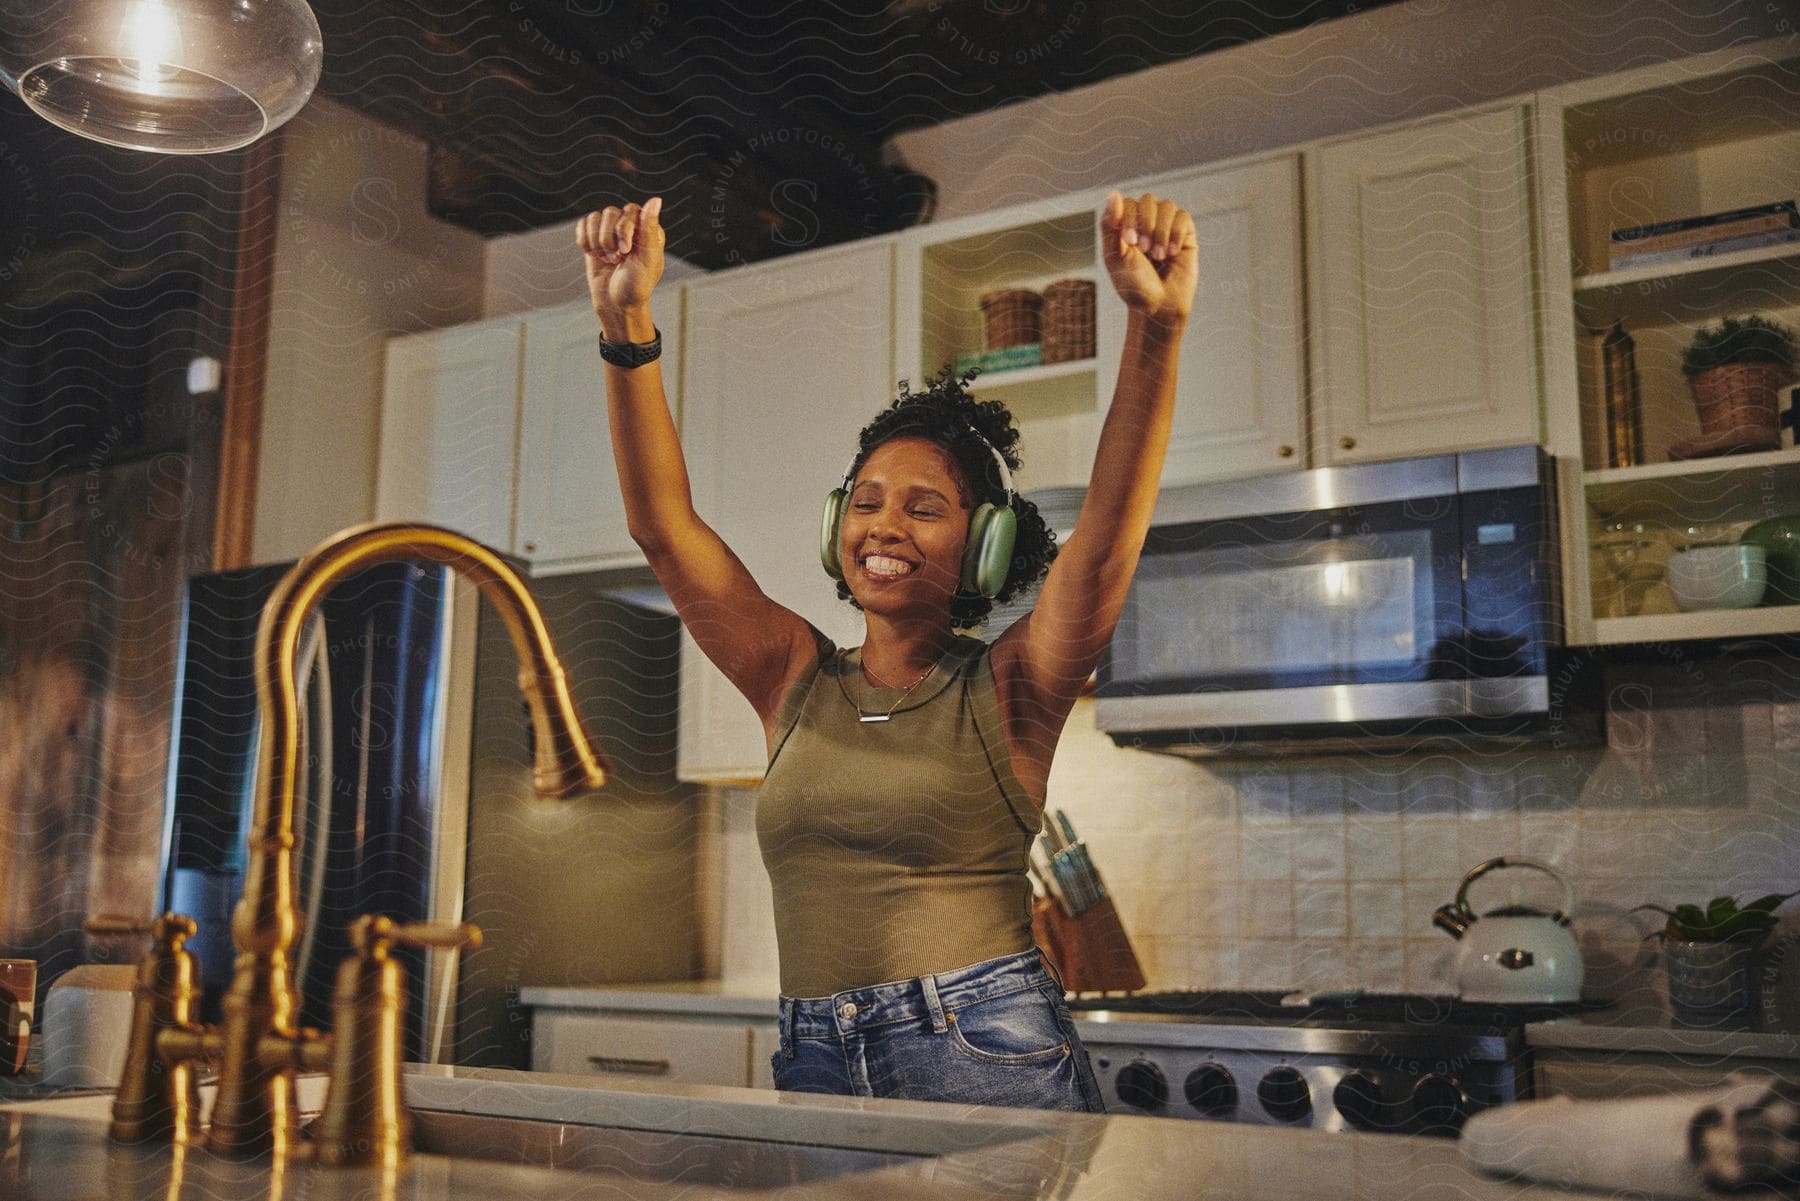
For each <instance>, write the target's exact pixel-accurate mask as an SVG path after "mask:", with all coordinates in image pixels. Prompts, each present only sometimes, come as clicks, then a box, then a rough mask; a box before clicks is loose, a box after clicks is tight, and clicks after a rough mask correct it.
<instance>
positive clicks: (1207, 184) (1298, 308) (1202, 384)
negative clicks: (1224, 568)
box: [1090, 154, 1306, 486]
mask: <svg viewBox="0 0 1800 1201" xmlns="http://www.w3.org/2000/svg"><path fill="white" fill-rule="evenodd" d="M1299 174H1300V172H1299V159H1298V158H1297V157H1296V156H1294V155H1291V154H1289V155H1282V156H1280V157H1279V158H1273V159H1269V160H1266V161H1262V162H1253V163H1248V164H1245V165H1241V166H1236V167H1231V168H1227V169H1223V170H1209V171H1202V172H1197V173H1196V172H1188V173H1184V174H1180V175H1172V176H1162V177H1158V178H1156V179H1150V180H1141V181H1135V182H1133V183H1131V184H1130V185H1128V186H1127V189H1126V190H1127V192H1128V194H1133V195H1137V194H1142V193H1143V192H1145V191H1149V192H1153V193H1155V194H1156V195H1158V196H1163V197H1167V198H1169V199H1171V200H1173V201H1175V202H1176V203H1177V204H1179V205H1180V206H1181V207H1182V208H1185V209H1187V210H1188V212H1189V214H1191V215H1192V216H1193V218H1194V234H1195V239H1196V241H1197V242H1198V244H1199V259H1200V279H1199V283H1198V285H1197V287H1196V290H1195V294H1194V310H1193V314H1192V316H1191V318H1190V320H1189V321H1188V328H1187V333H1186V336H1185V337H1184V338H1183V339H1182V345H1181V367H1180V371H1179V374H1178V375H1177V377H1176V396H1175V413H1174V417H1173V422H1172V425H1171V427H1170V430H1169V451H1168V458H1167V459H1166V460H1165V461H1164V465H1163V475H1162V479H1163V484H1164V485H1165V486H1172V485H1178V484H1192V483H1199V482H1201V481H1203V480H1215V479H1225V478H1231V477H1235V476H1245V475H1260V474H1263V473H1265V472H1271V471H1284V470H1299V469H1300V468H1302V467H1304V466H1306V453H1305V451H1306V442H1305V438H1306V363H1305V354H1304V312H1303V304H1302V298H1301V293H1302V288H1301V259H1300V224H1301V222H1300V178H1299ZM1098 218H1099V213H1098V211H1096V213H1095V219H1096V221H1097V220H1098ZM1100 287H1101V290H1102V296H1101V301H1100V302H1101V303H1102V304H1104V305H1107V306H1108V309H1110V310H1117V311H1116V312H1114V313H1111V314H1110V316H1111V317H1112V319H1110V320H1105V321H1102V322H1100V338H1099V342H1098V349H1099V352H1100V362H1101V363H1102V364H1107V365H1110V366H1112V367H1116V365H1117V363H1118V362H1119V358H1120V356H1121V355H1122V354H1123V352H1124V336H1125V315H1124V305H1123V304H1122V303H1120V301H1119V299H1118V297H1117V296H1116V295H1114V294H1113V293H1112V290H1111V285H1110V283H1109V282H1107V281H1106V280H1105V279H1104V278H1102V280H1101V281H1100ZM1106 374H1107V377H1108V378H1111V371H1110V370H1108V372H1107V373H1106ZM1090 457H1091V451H1090Z"/></svg>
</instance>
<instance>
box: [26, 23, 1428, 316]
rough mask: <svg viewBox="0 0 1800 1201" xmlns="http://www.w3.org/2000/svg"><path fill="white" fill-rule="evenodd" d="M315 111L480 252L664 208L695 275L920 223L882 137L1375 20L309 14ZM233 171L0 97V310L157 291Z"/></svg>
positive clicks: (209, 223) (204, 227) (186, 256)
mask: <svg viewBox="0 0 1800 1201" xmlns="http://www.w3.org/2000/svg"><path fill="white" fill-rule="evenodd" d="M312 2H313V8H314V11H315V12H316V13H317V14H318V18H319V24H320V27H321V29H322V30H323V32H324V41H325V67H324V76H323V78H322V79H321V81H320V84H319V88H318V92H317V94H318V95H320V96H325V97H329V98H331V99H333V100H337V101H340V102H343V103H346V104H348V105H351V106H353V107H355V108H356V109H358V110H360V111H362V112H365V113H367V114H369V115H371V116H373V117H375V118H376V119H377V120H380V121H382V122H384V123H386V124H388V125H391V126H394V127H396V128H399V129H402V130H405V131H406V132H408V133H410V134H412V135H414V136H416V137H418V138H420V139H422V140H423V141H424V142H426V144H427V145H428V146H429V147H430V163H431V188H430V191H431V196H430V206H431V208H432V211H433V212H434V213H436V214H437V215H438V216H440V217H442V218H444V219H446V220H449V221H452V222H455V223H457V224H459V225H463V226H466V227H468V228H470V229H474V230H477V231H479V232H481V233H483V234H498V233H508V232H515V231H519V230H525V229H532V228H538V227H542V226H545V225H549V224H555V223H558V222H561V221H565V220H568V219H571V218H573V217H575V216H577V215H579V214H581V213H584V212H586V211H588V210H589V209H591V208H595V207H599V206H601V205H605V204H609V203H622V202H624V201H625V200H628V199H638V198H645V197H649V196H652V195H657V194H661V195H663V196H665V197H667V199H668V206H667V211H668V212H669V213H670V214H671V217H670V219H669V223H668V229H669V239H670V251H671V252H672V253H674V254H677V255H679V256H680V257H682V258H684V259H687V260H688V261H690V262H692V263H694V264H695V265H697V266H700V267H704V268H708V269H714V268H718V267H723V266H727V265H730V264H733V263H743V262H755V261H758V260H762V259H768V258H773V257H777V256H780V255H783V254H789V253H793V252H794V251H797V250H802V249H808V248H813V247H818V246H825V245H831V244H833V243H837V242H843V241H848V240H853V239H856V238H861V237H867V236H870V235H872V234H878V233H883V232H886V231H889V230H894V229H899V228H903V227H905V226H908V225H914V224H917V223H919V222H921V221H925V220H928V219H929V218H930V215H931V212H932V206H933V197H934V195H935V191H936V189H935V185H934V184H933V182H932V181H931V180H929V179H926V178H924V177H923V176H921V175H918V174H917V173H915V172H912V171H909V170H907V169H906V168H905V167H904V165H902V164H898V163H896V162H895V161H893V158H892V156H891V153H884V146H885V145H886V143H887V142H888V140H889V139H891V138H892V137H893V136H894V135H896V134H899V133H902V132H905V131H907V130H912V129H918V128H921V127H923V126H929V125H933V124H936V123H938V122H942V121H948V120H953V119H955V118H957V117H963V116H967V115H970V114H972V113H978V112H983V111H986V110H989V109H993V108H997V107H999V106H1001V105H1005V104H1009V103H1013V102H1015V101H1020V100H1025V99H1029V98H1031V97H1034V96H1040V95H1043V94H1045V93H1049V92H1057V91H1063V90H1066V89H1070V88H1075V87H1080V86H1082V85H1085V84H1090V83H1095V82H1097V81H1099V80H1103V79H1106V78H1109V77H1111V76H1116V75H1122V74H1128V73H1130V72H1134V71H1139V70H1143V69H1145V68H1147V67H1152V66H1155V65H1157V64H1159V63H1164V62H1169V61H1173V60H1176V59H1182V58H1188V57H1192V56H1194V55H1199V54H1205V53H1207V52H1209V51H1215V50H1220V49H1223V48H1227V47H1231V46H1236V45H1241V44H1244V43H1247V42H1251V41H1255V40H1257V39H1259V38H1264V37H1268V36H1270V35H1272V34H1276V33H1280V32H1283V31H1285V30H1290V29H1295V28H1299V27H1303V26H1307V25H1311V24H1315V23H1317V22H1320V21H1325V20H1329V19H1332V18H1336V17H1340V16H1344V15H1346V14H1349V13H1353V12H1357V11H1361V10H1366V9H1369V8H1373V7H1379V6H1380V5H1382V4H1386V3H1392V2H1394V0H1361V2H1360V3H1358V2H1351V0H1251V2H1248V3H1244V2H1239V0H1219V2H1211V3H1193V2H1191V0H1055V2H1052V0H781V2H769V0H741V2H740V3H731V2H728V0H422V2H418V3H414V2H411V0H312ZM237 157H238V156H235V155H218V156H212V157H210V158H200V159H195V158H188V157H183V156H173V155H148V154H140V153H137V152H133V151H125V150H115V149H113V148H111V147H107V146H100V145H97V144H95V143H93V142H88V141H85V140H83V139H81V138H77V137H75V136H73V135H71V134H68V133H65V132H64V131H62V130H59V129H56V128H54V127H52V126H50V125H48V124H47V123H45V122H43V121H42V120H40V119H39V118H38V117H36V116H35V115H34V114H32V113H31V112H30V111H29V110H27V109H26V108H25V106H24V105H23V104H22V103H20V102H19V100H18V99H17V98H16V97H14V96H11V95H8V94H5V93H0V305H3V306H4V307H6V308H8V309H35V308H42V307H43V306H46V305H57V304H62V303H65V302H66V301H67V300H68V299H71V298H73V297H76V296H79V295H82V294H88V295H92V294H95V293H97V292H100V291H108V292H111V291H118V290H120V289H126V290H130V289H133V288H137V287H139V286H140V285H142V284H144V283H146V282H157V283H167V282H170V281H169V273H170V272H171V270H177V269H178V270H180V271H189V270H190V269H191V268H192V266H193V264H194V263H195V262H197V261H198V260H200V259H202V258H205V257H207V256H208V255H209V254H210V255H211V256H212V257H214V258H216V257H218V256H219V254H221V253H227V252H228V248H227V247H225V246H221V245H217V244H216V243H217V241H218V240H217V238H216V237H215V236H213V235H215V234H216V233H217V229H218V226H217V220H216V216H217V213H218V212H219V210H220V209H221V208H222V207H225V208H228V207H231V206H233V205H234V204H235V201H236V190H235V185H234V183H233V178H234V176H233V172H234V170H235V163H236V159H237Z"/></svg>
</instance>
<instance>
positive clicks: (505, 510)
mask: <svg viewBox="0 0 1800 1201" xmlns="http://www.w3.org/2000/svg"><path fill="white" fill-rule="evenodd" d="M519 359H520V330H519V322H518V319H517V318H512V317H508V318H501V319H498V320H494V321H478V322H475V323H473V324H470V325H459V326H455V327H453V328H450V329H442V330H435V331H432V332H430V333H423V334H409V335H406V336H404V337H397V338H391V339H389V340H388V346H387V363H386V368H385V381H384V385H383V390H382V400H381V446H380V453H379V464H380V468H379V473H378V475H377V477H376V491H375V518H376V520H377V521H425V522H431V523H433V524H437V525H444V526H449V527H450V528H451V529H454V530H457V531H458V532H460V533H464V534H467V535H468V536H469V537H471V538H474V539H475V540H476V541H477V542H482V543H485V544H486V545H488V546H491V547H494V548H496V549H499V550H511V549H512V518H513V455H514V444H515V440H516V437H517V430H518V419H519ZM321 482H322V484H323V485H324V486H326V487H329V486H330V467H329V465H326V466H325V467H324V476H323V477H322V481H321Z"/></svg>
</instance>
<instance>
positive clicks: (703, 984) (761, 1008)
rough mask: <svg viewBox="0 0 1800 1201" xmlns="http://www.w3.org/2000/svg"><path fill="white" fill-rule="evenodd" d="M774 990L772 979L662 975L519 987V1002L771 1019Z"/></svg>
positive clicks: (536, 1006)
mask: <svg viewBox="0 0 1800 1201" xmlns="http://www.w3.org/2000/svg"><path fill="white" fill-rule="evenodd" d="M776 992H777V988H776V986H775V985H774V984H768V985H762V986H758V985H754V984H750V985H743V984H729V983H726V982H725V981H722V980H661V981H653V982H650V983H646V984H596V985H592V986H590V987H584V988H549V987H542V988H539V987H530V988H521V989H520V990H519V1003H520V1004H521V1005H528V1006H531V1007H532V1008H534V1009H589V1010H592V1009H614V1010H628V1011H631V1012H634V1013H657V1014H670V1013H684V1014H698V1015H701V1016H704V1017H721V1018H750V1019H754V1020H759V1021H770V1022H772V1021H774V1020H775V1019H776V1018H777V1016H778V1009H777V1006H776V1000H775V997H776Z"/></svg>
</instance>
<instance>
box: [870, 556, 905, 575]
mask: <svg viewBox="0 0 1800 1201" xmlns="http://www.w3.org/2000/svg"><path fill="white" fill-rule="evenodd" d="M863 570H864V571H867V572H868V573H869V574H870V575H894V576H899V575H905V574H906V573H907V572H909V571H911V570H912V564H911V563H908V562H906V561H905V560H904V559H890V558H888V557H887V556H886V555H870V556H869V557H868V558H866V559H864V560H863Z"/></svg>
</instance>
